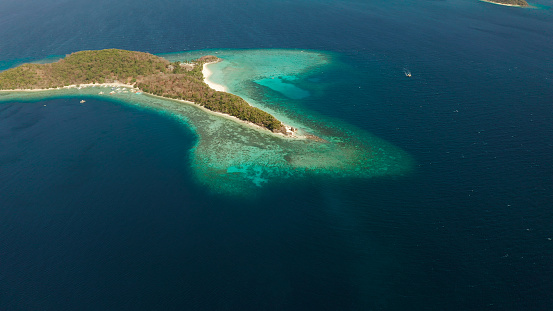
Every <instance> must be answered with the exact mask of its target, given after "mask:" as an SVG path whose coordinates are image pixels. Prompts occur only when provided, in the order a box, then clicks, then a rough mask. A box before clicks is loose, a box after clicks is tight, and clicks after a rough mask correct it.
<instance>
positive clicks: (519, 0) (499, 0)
mask: <svg viewBox="0 0 553 311" xmlns="http://www.w3.org/2000/svg"><path fill="white" fill-rule="evenodd" d="M482 1H484V2H490V3H494V4H500V5H506V6H518V7H529V6H530V5H529V4H528V2H526V1H525V0H482Z"/></svg>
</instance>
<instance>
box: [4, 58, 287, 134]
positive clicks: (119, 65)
mask: <svg viewBox="0 0 553 311" xmlns="http://www.w3.org/2000/svg"><path fill="white" fill-rule="evenodd" d="M218 60H219V59H218V58H217V57H215V56H204V57H202V58H199V59H197V60H195V61H192V62H187V63H180V62H175V63H170V62H169V61H167V60H165V59H163V58H161V57H157V56H155V55H152V54H148V53H142V52H132V51H125V50H116V49H110V50H101V51H82V52H77V53H73V54H71V55H68V56H67V57H65V58H64V59H62V60H60V61H58V62H56V63H52V64H41V65H38V64H24V65H21V66H19V67H16V68H12V69H8V70H6V71H4V72H0V89H3V90H6V89H12V90H13V89H45V88H56V87H63V86H68V85H78V84H87V83H107V82H115V81H118V82H124V83H130V84H134V85H135V86H136V87H138V88H139V89H141V90H142V91H144V92H146V93H151V94H154V95H159V96H163V97H168V98H174V99H183V100H189V101H192V102H195V103H196V104H198V105H201V106H204V107H206V108H207V109H210V110H213V111H217V112H222V113H226V114H230V115H232V116H235V117H237V118H239V119H240V120H244V121H248V122H252V123H254V124H257V125H260V126H263V127H265V128H267V129H269V130H271V131H274V132H277V131H283V129H284V127H283V125H282V123H281V122H280V121H278V120H277V119H276V118H275V117H273V116H272V115H270V114H268V113H267V112H265V111H263V110H261V109H258V108H255V107H252V106H250V105H249V104H248V103H247V102H246V101H245V100H244V99H242V98H241V97H239V96H236V95H233V94H230V93H225V92H218V91H215V90H213V89H212V88H210V87H209V86H208V85H207V84H205V83H204V81H203V79H204V77H203V74H202V68H203V64H204V63H207V62H214V61H218Z"/></svg>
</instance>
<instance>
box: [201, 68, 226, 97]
mask: <svg viewBox="0 0 553 311" xmlns="http://www.w3.org/2000/svg"><path fill="white" fill-rule="evenodd" d="M209 64H214V63H205V64H204V66H203V69H202V73H203V74H204V82H205V84H207V85H209V87H210V88H212V89H214V90H216V91H219V92H228V89H227V87H226V86H224V85H221V84H217V83H214V82H212V81H210V80H209V77H211V76H212V75H213V72H212V71H211V70H209V68H207V65H209Z"/></svg>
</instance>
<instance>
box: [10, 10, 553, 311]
mask: <svg viewBox="0 0 553 311" xmlns="http://www.w3.org/2000/svg"><path fill="white" fill-rule="evenodd" d="M532 4H534V5H536V6H537V8H536V9H520V8H511V7H504V6H498V5H493V4H489V3H484V2H481V1H477V0H443V1H438V0H434V1H430V0H428V1H422V0H421V1H405V0H390V1H384V0H378V1H377V0H364V1H362V0H344V1H327V0H296V1H275V0H255V1H253V0H238V1H222V0H206V1H190V0H185V1H179V2H177V1H166V0H155V1H129V0H120V1H105V0H98V1H84V0H74V1H69V0H17V1H15V0H4V1H0V70H2V69H7V68H9V67H13V66H15V65H17V64H20V63H22V62H29V61H38V60H43V59H45V58H50V57H56V56H63V55H66V54H68V53H71V52H75V51H79V50H85V49H103V48H121V49H130V50H137V51H145V52H150V53H171V52H181V51H190V50H200V49H236V48H239V49H249V48H256V49H258V48H282V49H310V50H320V51H329V52H332V53H336V55H339V57H340V61H342V62H343V63H344V64H348V65H349V66H351V68H354V69H355V72H353V73H352V74H351V75H350V76H348V75H341V76H337V77H335V79H337V81H336V86H335V87H334V88H333V89H332V90H331V91H330V93H329V94H327V97H328V100H320V99H319V100H312V99H309V98H307V99H305V100H303V101H302V105H305V107H307V108H309V109H311V110H312V111H315V112H317V113H318V114H320V115H323V116H328V117H331V118H334V119H336V120H340V121H341V122H344V123H347V124H350V125H352V126H355V127H357V128H360V129H362V130H365V131H367V132H370V133H372V134H374V135H376V136H378V137H380V138H382V139H384V140H386V141H388V142H390V143H392V144H393V145H395V146H397V147H399V148H401V149H402V150H404V151H405V152H407V153H408V154H410V155H411V156H412V157H413V159H414V169H413V170H412V172H409V173H408V174H405V175H403V176H396V177H382V178H369V179H363V178H351V179H332V178H324V177H313V178H306V179H304V180H301V182H296V183H292V184H290V185H286V184H283V185H279V186H271V187H264V188H260V189H259V191H258V192H257V193H256V194H255V195H251V196H248V194H246V196H245V197H235V196H228V195H221V194H217V193H213V192H212V191H210V189H208V188H207V187H205V186H204V185H201V184H199V183H197V182H196V180H195V179H194V178H193V174H192V169H191V165H190V157H189V153H190V150H191V148H193V146H194V144H195V142H196V139H197V137H196V136H195V134H194V132H193V130H192V129H190V128H188V127H187V126H186V125H184V124H182V122H180V121H179V120H177V119H175V118H172V117H171V116H170V115H168V114H160V113H157V112H155V111H151V110H147V109H141V108H136V107H133V106H130V105H125V104H121V103H119V102H115V101H107V100H100V99H93V98H90V99H87V104H86V105H76V104H75V99H74V98H66V97H60V98H55V99H48V100H45V101H32V102H30V101H18V102H7V103H6V102H3V103H0V310H551V309H552V308H553V295H552V293H553V54H552V51H553V13H552V11H551V9H550V7H551V6H553V3H552V2H551V1H550V0H536V1H535V2H532ZM404 69H408V70H409V71H411V72H412V77H411V78H407V77H406V76H405V75H404V72H403V70H404ZM327 78H328V77H327ZM45 105H46V106H45Z"/></svg>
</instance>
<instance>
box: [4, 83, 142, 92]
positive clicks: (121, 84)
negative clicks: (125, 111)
mask: <svg viewBox="0 0 553 311" xmlns="http://www.w3.org/2000/svg"><path fill="white" fill-rule="evenodd" d="M94 86H96V87H128V88H130V89H134V86H132V85H130V84H124V83H120V82H111V83H88V84H79V85H76V84H72V85H67V86H63V87H54V88H49V89H13V90H0V92H42V91H52V90H63V89H78V88H85V87H94Z"/></svg>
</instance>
